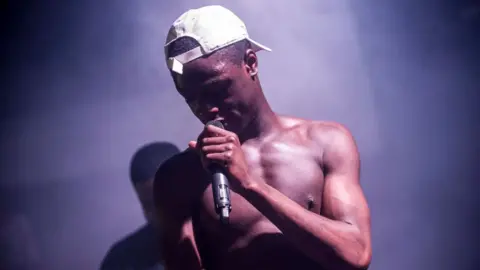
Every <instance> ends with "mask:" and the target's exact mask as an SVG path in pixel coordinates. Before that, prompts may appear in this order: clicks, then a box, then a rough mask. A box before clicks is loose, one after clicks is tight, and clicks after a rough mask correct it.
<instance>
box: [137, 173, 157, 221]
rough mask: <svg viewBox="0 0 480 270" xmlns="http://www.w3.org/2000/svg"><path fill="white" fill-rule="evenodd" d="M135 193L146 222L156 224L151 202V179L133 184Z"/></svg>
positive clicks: (153, 205)
mask: <svg viewBox="0 0 480 270" xmlns="http://www.w3.org/2000/svg"><path fill="white" fill-rule="evenodd" d="M135 191H136V193H137V195H138V199H139V200H140V204H141V205H142V209H143V214H144V215H145V218H146V219H147V222H149V223H152V224H156V222H157V219H156V215H155V203H154V201H153V179H150V180H148V181H146V182H140V183H137V184H135Z"/></svg>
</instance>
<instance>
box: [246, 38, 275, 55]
mask: <svg viewBox="0 0 480 270" xmlns="http://www.w3.org/2000/svg"><path fill="white" fill-rule="evenodd" d="M247 40H248V41H249V42H250V44H252V50H254V51H255V52H258V51H267V52H271V51H272V49H270V48H268V47H267V46H264V45H262V44H260V43H258V42H256V41H255V40H253V39H251V38H247Z"/></svg>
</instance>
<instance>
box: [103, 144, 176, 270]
mask: <svg viewBox="0 0 480 270" xmlns="http://www.w3.org/2000/svg"><path fill="white" fill-rule="evenodd" d="M178 153H180V150H179V149H178V148H177V147H176V146H175V145H173V144H171V143H167V142H154V143H149V144H146V145H144V146H142V147H141V148H140V149H139V150H138V151H137V152H136V153H135V154H134V155H133V157H132V161H131V163H130V180H131V181H132V184H133V187H134V189H135V192H136V194H137V196H138V199H139V200H140V204H141V205H142V209H143V213H144V215H145V218H146V220H147V223H146V224H145V225H143V226H141V227H140V228H139V229H137V230H136V231H135V232H133V233H131V234H129V235H128V236H126V237H124V238H123V239H121V240H119V241H117V242H116V243H115V244H114V245H113V246H112V247H111V248H110V249H109V251H108V253H107V255H106V256H105V258H104V259H103V260H102V264H101V267H100V268H101V269H102V270H122V269H125V270H127V269H138V270H142V269H143V270H157V269H158V270H161V269H163V266H162V265H161V251H160V248H159V241H160V240H159V236H158V235H157V234H156V231H155V227H156V226H159V225H160V226H161V221H159V220H157V219H156V217H155V210H154V208H155V204H154V201H153V182H154V178H155V173H156V171H157V169H158V167H159V166H160V165H161V164H162V163H163V162H164V161H166V160H167V159H169V158H170V157H172V156H174V155H176V154H178Z"/></svg>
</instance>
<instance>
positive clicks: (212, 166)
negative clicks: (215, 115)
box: [189, 120, 251, 222]
mask: <svg viewBox="0 0 480 270" xmlns="http://www.w3.org/2000/svg"><path fill="white" fill-rule="evenodd" d="M198 140H199V141H198V142H199V147H198V149H197V142H195V141H191V142H190V143H189V146H190V148H195V149H197V150H198V151H199V152H200V154H201V155H202V159H203V161H204V162H203V164H204V166H205V169H207V170H208V171H210V172H211V173H212V191H213V197H214V203H215V207H216V210H217V213H218V214H219V216H220V219H221V221H222V222H228V218H229V213H230V210H231V204H230V190H229V180H230V182H232V185H233V186H235V187H236V186H238V188H240V189H242V188H246V187H248V186H249V183H250V181H251V179H250V177H249V174H248V165H247V162H246V160H245V156H244V153H243V150H242V147H241V144H240V141H239V139H238V136H237V135H236V134H235V133H232V132H230V131H228V130H225V129H223V125H222V123H221V122H220V121H218V120H213V121H210V122H208V123H207V124H206V125H205V128H204V130H203V132H202V134H201V135H200V136H199V139H198Z"/></svg>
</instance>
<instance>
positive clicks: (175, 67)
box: [167, 46, 204, 74]
mask: <svg viewBox="0 0 480 270" xmlns="http://www.w3.org/2000/svg"><path fill="white" fill-rule="evenodd" d="M203 55H204V53H203V51H202V47H201V46H198V47H195V48H193V49H191V50H189V51H187V52H184V53H182V54H180V55H177V56H175V57H170V58H168V62H167V65H168V68H169V69H171V70H172V71H174V72H176V73H178V74H182V73H183V65H184V64H186V63H188V62H190V61H193V60H195V59H197V58H199V57H202V56H203Z"/></svg>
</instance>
